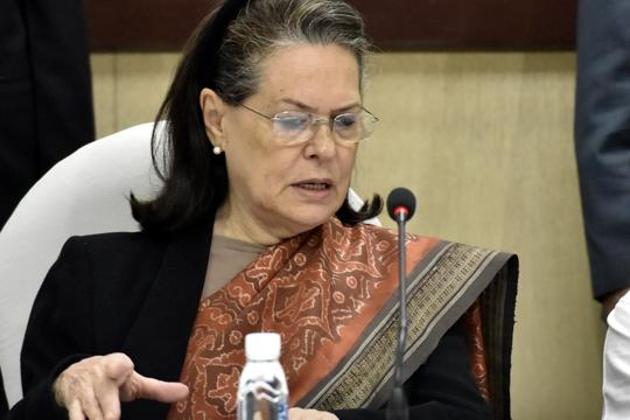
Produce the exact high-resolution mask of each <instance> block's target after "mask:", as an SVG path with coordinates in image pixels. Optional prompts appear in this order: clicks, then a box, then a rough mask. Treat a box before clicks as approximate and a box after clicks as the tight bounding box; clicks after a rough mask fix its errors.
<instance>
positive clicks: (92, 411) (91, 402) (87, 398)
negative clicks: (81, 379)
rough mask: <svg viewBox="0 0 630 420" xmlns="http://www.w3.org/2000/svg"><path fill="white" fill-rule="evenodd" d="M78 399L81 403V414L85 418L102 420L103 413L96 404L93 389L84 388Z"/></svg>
mask: <svg viewBox="0 0 630 420" xmlns="http://www.w3.org/2000/svg"><path fill="white" fill-rule="evenodd" d="M79 399H80V401H81V408H82V410H83V413H84V414H85V415H86V416H87V418H89V419H90V420H103V413H102V411H101V407H100V405H99V404H98V400H97V399H96V395H95V394H94V389H93V388H91V387H88V388H84V389H83V390H82V392H81V394H80V395H79Z"/></svg>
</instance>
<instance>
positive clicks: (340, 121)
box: [335, 114, 358, 128]
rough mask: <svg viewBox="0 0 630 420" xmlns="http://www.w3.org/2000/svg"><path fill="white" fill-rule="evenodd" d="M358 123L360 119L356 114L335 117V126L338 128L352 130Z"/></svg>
mask: <svg viewBox="0 0 630 420" xmlns="http://www.w3.org/2000/svg"><path fill="white" fill-rule="evenodd" d="M357 122H358V117H357V116H356V115H355V114H341V115H337V116H336V117H335V125H336V126H337V127H338V128H352V127H354V126H355V125H356V124H357Z"/></svg>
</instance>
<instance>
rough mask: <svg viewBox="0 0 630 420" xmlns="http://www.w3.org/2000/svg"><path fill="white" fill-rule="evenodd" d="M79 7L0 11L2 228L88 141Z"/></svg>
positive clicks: (40, 1)
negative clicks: (30, 191)
mask: <svg viewBox="0 0 630 420" xmlns="http://www.w3.org/2000/svg"><path fill="white" fill-rule="evenodd" d="M93 138H94V117H93V110H92V90H91V79H90V65H89V56H88V47H87V39H86V34H85V24H84V21H83V8H82V3H81V0H63V1H58V0H5V1H3V2H2V7H0V227H2V226H3V225H4V223H5V222H6V220H7V219H8V217H9V216H10V215H11V213H12V211H13V209H14V208H15V206H16V205H17V203H18V202H19V200H20V199H21V198H22V196H23V195H24V194H25V193H26V192H27V191H28V189H29V188H30V187H31V186H32V185H33V184H34V183H35V182H36V181H37V180H38V179H39V178H40V177H41V176H42V175H43V174H44V173H45V172H46V171H47V170H48V169H49V168H50V167H51V166H53V165H54V164H55V163H56V162H58V161H59V160H61V159H63V158H64V157H65V156H67V155H69V154H70V153H72V152H73V151H74V150H76V149H77V148H78V147H80V146H82V145H83V144H85V143H87V142H89V141H91V140H93Z"/></svg>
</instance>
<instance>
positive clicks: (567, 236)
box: [92, 53, 602, 420]
mask: <svg viewBox="0 0 630 420" xmlns="http://www.w3.org/2000/svg"><path fill="white" fill-rule="evenodd" d="M574 59H575V57H574V55H573V54H569V53H544V54H542V53H538V54H535V53H527V54H525V53H500V54H474V53H473V54H471V53H414V54H380V55H377V56H375V57H374V58H373V60H372V63H371V68H370V73H371V78H370V83H369V85H368V92H367V97H366V105H367V107H368V108H369V109H370V110H372V111H373V112H374V113H375V114H376V115H378V116H379V117H381V119H382V123H381V126H380V127H379V129H378V131H377V133H376V134H375V135H374V137H373V138H371V139H370V140H369V141H368V142H367V143H366V144H365V145H364V146H362V150H361V152H360V156H359V160H358V164H357V169H356V174H355V182H354V185H355V187H356V188H357V189H358V190H359V191H360V192H361V193H363V194H371V193H372V192H378V193H380V194H381V195H383V196H386V195H387V192H388V191H389V190H390V189H391V188H392V187H394V186H398V185H404V186H408V187H409V188H411V189H412V190H414V191H415V192H416V194H417V196H418V198H419V202H420V205H419V211H418V213H417V216H416V217H415V219H414V220H413V222H412V223H411V226H410V229H411V230H412V231H415V232H418V233H422V234H429V235H438V236H441V237H445V238H450V239H454V240H459V241H464V242H468V243H473V244H479V245H483V246H488V247H494V248H499V249H506V250H511V251H515V252H517V253H518V254H519V256H520V258H521V277H520V287H519V297H518V307H517V317H516V319H517V324H516V332H515V340H514V356H513V364H514V368H513V375H512V380H513V417H514V418H515V419H516V420H551V419H553V420H565V419H566V420H582V419H584V420H587V419H588V420H590V419H595V418H597V417H598V416H599V414H600V407H601V402H600V388H601V379H600V377H601V366H600V365H601V356H600V349H601V340H602V337H601V323H600V321H599V319H598V308H597V306H596V305H595V304H594V303H593V302H592V300H591V297H590V286H589V278H588V266H587V259H586V249H585V243H584V235H583V231H582V220H581V214H580V204H579V192H578V184H577V177H576V167H575V161H574V156H573V148H572V137H571V136H572V114H573V95H574V86H573V84H574V71H575V69H574ZM176 60H177V55H173V54H135V55H131V54H116V55H111V54H98V55H94V56H93V57H92V66H93V72H94V90H95V104H96V118H97V131H98V134H99V136H103V135H106V134H109V133H111V132H114V131H116V130H119V129H122V128H125V127H128V126H130V125H133V124H136V123H140V122H145V121H149V120H151V119H152V118H153V115H154V114H155V112H156V110H157V107H158V105H159V102H160V100H161V98H162V96H163V94H164V91H165V89H166V86H167V84H168V80H169V77H170V76H171V74H172V72H173V68H174V65H175V63H176ZM387 223H388V224H389V222H387Z"/></svg>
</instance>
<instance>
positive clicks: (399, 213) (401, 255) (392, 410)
mask: <svg viewBox="0 0 630 420" xmlns="http://www.w3.org/2000/svg"><path fill="white" fill-rule="evenodd" d="M395 214H396V222H397V224H398V292H399V298H400V331H399V335H398V351H397V352H396V361H395V365H394V366H395V371H394V387H393V389H392V394H391V397H390V399H389V404H388V405H387V420H409V407H408V405H407V398H406V396H405V391H404V389H403V387H402V385H403V377H402V369H403V355H404V353H405V345H406V341H407V287H406V286H407V282H406V281H405V277H406V272H407V270H406V267H407V264H406V257H407V244H406V242H405V237H406V234H405V222H406V219H407V214H408V210H407V209H406V208H405V207H402V206H401V207H398V208H397V209H396V210H395Z"/></svg>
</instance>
